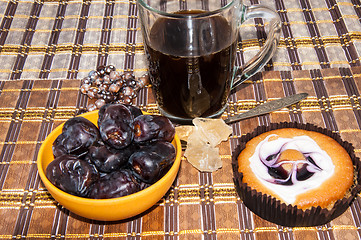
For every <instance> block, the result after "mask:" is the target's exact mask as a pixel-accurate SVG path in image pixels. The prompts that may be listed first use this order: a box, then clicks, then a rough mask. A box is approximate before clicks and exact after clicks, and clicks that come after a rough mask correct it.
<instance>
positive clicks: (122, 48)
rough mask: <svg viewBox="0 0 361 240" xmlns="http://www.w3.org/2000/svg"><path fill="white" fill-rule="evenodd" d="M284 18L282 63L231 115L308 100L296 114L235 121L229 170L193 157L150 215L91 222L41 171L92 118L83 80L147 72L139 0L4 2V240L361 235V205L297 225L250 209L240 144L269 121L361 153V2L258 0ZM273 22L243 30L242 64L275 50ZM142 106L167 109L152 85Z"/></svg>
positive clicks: (0, 13) (225, 155)
mask: <svg viewBox="0 0 361 240" xmlns="http://www.w3.org/2000/svg"><path fill="white" fill-rule="evenodd" d="M245 3H246V4H248V5H251V4H257V3H262V4H264V5H267V6H270V7H272V8H274V9H276V10H277V11H278V13H279V15H280V17H281V19H282V21H283V26H282V35H281V41H280V45H279V47H278V51H277V53H276V56H275V57H274V58H273V59H272V61H270V63H269V64H268V65H267V66H266V67H265V69H264V71H262V72H261V73H259V74H256V75H255V76H254V77H253V78H252V79H251V80H249V81H246V82H245V83H244V84H242V85H241V86H240V87H239V88H238V89H237V91H236V92H234V93H232V95H231V96H230V99H229V106H228V108H227V110H226V112H225V113H224V114H223V116H222V117H223V118H225V117H227V116H229V115H233V114H235V113H241V112H245V111H246V110H249V109H252V108H253V107H255V106H256V105H258V104H261V103H263V102H265V101H270V100H275V99H278V98H280V97H284V96H288V95H292V94H294V93H299V92H307V93H308V94H309V96H308V97H307V99H305V100H303V101H301V102H300V103H299V104H296V105H294V106H292V107H290V108H284V109H281V110H279V111H276V112H273V113H271V114H267V115H264V116H261V117H257V118H252V119H248V120H244V121H242V122H240V123H236V124H233V125H232V126H233V134H232V136H231V137H230V138H229V140H228V141H227V142H223V143H222V144H221V145H220V153H221V157H222V161H223V168H222V169H220V170H218V171H216V172H214V173H200V172H198V171H197V170H196V169H194V168H193V167H192V166H191V165H190V164H189V163H188V162H187V161H186V159H185V158H182V163H181V169H180V172H179V175H178V178H177V180H176V182H175V183H174V186H173V187H172V189H171V191H170V194H169V195H167V196H166V197H164V198H163V199H162V200H161V201H159V203H158V204H156V205H155V206H154V208H152V210H151V211H148V212H147V213H146V214H143V215H140V216H137V217H135V218H132V219H128V220H125V221H120V222H111V223H108V222H99V221H92V220H88V219H84V218H81V217H79V216H76V215H74V214H73V213H71V212H69V211H68V210H67V209H65V208H63V207H62V206H61V205H59V204H58V203H57V202H55V201H54V199H53V198H52V197H51V196H50V194H49V193H48V192H47V190H46V189H45V188H44V186H43V184H42V183H41V180H40V178H39V176H38V174H37V168H36V158H37V154H38V151H39V148H40V145H41V143H42V141H43V140H44V139H45V138H46V136H47V135H48V134H49V133H50V132H51V131H52V129H54V128H55V127H56V126H58V125H59V124H60V123H62V122H64V121H65V120H67V119H69V118H71V117H73V116H75V115H77V114H78V113H80V112H83V111H84V110H85V108H86V106H87V104H88V101H89V100H88V98H87V97H86V96H85V95H83V94H81V93H80V91H79V86H80V79H81V78H83V77H84V76H86V75H87V73H88V72H89V71H90V70H93V69H95V68H96V67H97V66H98V65H101V64H113V65H115V66H116V67H117V68H118V69H119V70H121V71H124V72H134V74H135V75H136V76H140V75H141V74H143V73H145V72H146V71H147V65H146V62H145V60H146V58H145V55H144V49H143V44H142V38H141V35H140V31H139V23H138V18H137V14H138V13H137V8H136V2H135V1H86V0H84V1H77V0H74V1H17V0H12V1H7V0H0V239H124V240H125V239H127V240H136V239H149V240H150V239H151V240H153V239H155V240H157V239H167V240H177V239H179V240H183V239H184V240H186V239H187V240H188V239H206V240H208V239H210V240H215V239H221V240H222V239H232V240H233V239H247V240H253V239H282V240H291V239H296V240H301V239H302V240H303V239H320V240H321V239H322V240H324V239H359V238H360V236H361V198H360V197H357V199H356V200H355V201H354V203H353V204H352V206H351V207H350V208H349V209H348V210H347V211H346V212H345V213H344V214H343V215H341V216H340V217H338V218H336V219H335V220H333V221H331V222H330V223H328V224H326V225H323V226H318V227H308V228H285V227H282V226H278V225H275V224H273V223H270V222H268V221H265V220H263V219H261V218H259V217H258V216H256V215H254V214H253V213H252V212H250V211H249V210H248V209H247V208H246V207H245V206H244V205H243V203H242V201H241V200H240V199H239V197H238V196H237V194H236V192H235V189H234V185H233V181H232V169H231V154H232V150H233V149H235V147H236V146H237V142H238V139H239V138H240V137H241V136H242V135H244V134H247V133H248V132H251V131H252V130H253V129H254V128H256V127H257V126H259V125H269V124H270V123H272V122H282V121H296V122H300V123H313V124H316V125H318V126H321V127H325V128H328V129H330V130H332V131H334V132H337V133H339V134H340V135H341V137H342V138H343V139H344V140H346V141H349V142H351V143H352V144H353V145H354V147H355V152H356V155H357V156H358V157H360V156H361V141H360V139H361V107H360V101H361V98H360V91H361V65H360V56H361V19H360V18H361V3H360V0H344V1H336V0H312V1H311V0H287V1H286V0H267V1H266V0H263V1H258V0H251V1H245ZM265 29H267V24H264V23H263V22H262V21H261V20H256V21H250V22H246V23H245V24H244V25H243V26H242V35H241V39H242V42H240V44H239V52H238V64H243V63H244V62H245V61H247V60H248V59H249V58H250V57H252V55H254V54H255V53H256V52H257V51H258V50H259V49H260V46H262V44H263V43H264V37H265V34H266V32H267V31H266V32H265ZM134 104H136V105H138V106H139V107H140V108H141V109H142V110H144V111H148V112H151V113H155V114H157V113H159V112H158V110H157V106H156V104H155V100H154V98H153V95H152V93H151V88H150V87H149V86H147V87H146V88H144V89H142V90H141V92H140V93H139V95H138V97H137V98H136V100H135V102H134Z"/></svg>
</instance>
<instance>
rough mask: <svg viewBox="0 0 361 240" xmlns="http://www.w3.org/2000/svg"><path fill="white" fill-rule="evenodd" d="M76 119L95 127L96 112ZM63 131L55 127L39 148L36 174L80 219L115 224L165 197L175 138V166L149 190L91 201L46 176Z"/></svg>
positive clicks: (170, 179) (171, 175) (175, 170)
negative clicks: (74, 194)
mask: <svg viewBox="0 0 361 240" xmlns="http://www.w3.org/2000/svg"><path fill="white" fill-rule="evenodd" d="M79 116H82V117H85V118H87V119H89V120H90V121H91V122H93V123H96V122H97V119H98V111H93V112H88V113H85V114H82V115H79ZM62 127H63V124H62V125H60V126H58V127H57V128H56V129H55V130H54V131H53V132H51V133H50V134H49V135H48V137H47V138H46V139H45V141H44V142H43V144H42V145H41V147H40V150H39V154H38V159H37V165H38V171H39V175H40V178H41V180H42V181H43V183H44V185H45V187H46V188H47V189H48V191H49V192H50V194H51V195H52V196H53V198H54V199H55V200H56V201H58V202H59V203H60V204H61V205H63V206H64V207H65V208H67V209H68V210H70V211H72V212H74V213H76V214H78V215H79V216H82V217H86V218H90V219H95V220H101V221H116V220H121V219H126V218H130V217H133V216H136V215H138V214H140V213H142V212H144V211H146V210H147V209H149V208H150V207H152V206H153V205H154V204H155V203H157V202H158V201H159V200H160V199H161V198H162V197H163V196H164V195H165V194H166V193H167V191H168V190H169V188H170V187H171V185H172V183H173V182H174V179H175V178H176V176H177V173H178V170H179V166H180V162H181V151H182V150H181V144H180V140H179V138H178V136H177V135H176V136H175V137H174V140H173V142H172V144H173V145H174V146H175V148H176V159H175V162H174V164H173V166H172V167H171V169H170V170H169V171H168V173H166V175H165V176H163V177H162V178H161V179H160V180H159V181H158V182H156V183H154V184H153V185H151V186H150V187H148V188H146V189H144V190H141V191H139V192H137V193H133V194H131V195H128V196H124V197H118V198H112V199H90V198H83V197H77V196H73V195H71V194H68V193H66V192H64V191H62V190H60V189H59V188H57V187H55V186H54V185H53V184H52V183H51V182H50V181H49V180H48V179H47V177H46V175H45V170H46V167H47V166H48V164H49V163H50V162H51V161H52V160H53V159H54V157H53V152H52V144H53V142H54V140H55V139H56V137H57V136H58V135H59V134H60V133H61V132H62Z"/></svg>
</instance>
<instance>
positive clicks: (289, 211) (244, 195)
mask: <svg viewBox="0 0 361 240" xmlns="http://www.w3.org/2000/svg"><path fill="white" fill-rule="evenodd" d="M279 128H299V129H304V130H310V131H316V132H320V133H323V134H324V135H327V136H329V137H331V138H333V139H335V140H336V141H337V142H338V143H339V144H340V145H341V146H342V147H344V148H345V149H346V151H347V152H348V154H349V155H350V157H351V159H352V162H353V164H354V166H355V172H356V174H357V176H356V178H355V183H354V184H353V186H352V187H351V190H350V194H349V196H348V197H345V198H343V199H340V200H338V201H337V202H336V203H335V204H334V206H333V208H332V209H324V208H321V207H312V208H310V209H307V210H302V209H299V208H297V206H292V205H287V204H285V203H282V202H281V201H280V200H277V199H276V198H274V197H272V196H269V195H266V194H262V193H261V192H258V191H257V190H255V189H252V188H251V187H250V186H248V185H247V184H246V183H244V182H243V181H242V179H243V174H242V173H240V172H238V160H237V158H238V155H239V154H240V152H241V151H242V150H243V149H244V148H245V146H246V143H247V142H248V141H249V140H251V139H252V138H254V137H256V136H258V135H260V134H262V133H264V132H266V131H271V130H274V129H279ZM232 168H233V181H234V184H235V187H236V191H237V193H238V194H239V196H240V198H241V199H242V201H243V203H244V204H245V205H246V206H247V207H248V208H249V209H250V210H251V211H252V212H253V213H255V214H256V215H258V216H260V217H261V218H263V219H266V220H268V221H270V222H273V223H276V224H279V225H283V226H287V227H309V226H318V225H323V224H326V223H328V222H330V221H331V220H332V219H334V218H336V217H338V216H340V215H341V214H342V213H344V212H345V211H346V210H347V208H348V207H349V206H350V205H351V203H352V202H353V200H354V199H355V198H356V196H357V194H358V193H359V192H360V190H361V162H360V159H359V158H358V157H356V156H355V153H354V148H353V146H352V144H351V143H349V142H346V141H343V140H342V139H341V137H340V136H339V135H338V134H336V133H333V132H332V131H330V130H327V129H324V128H320V127H317V126H315V125H312V124H300V123H296V122H283V123H272V124H271V125H270V126H260V127H257V128H256V129H255V130H254V131H253V132H252V133H249V134H247V135H245V136H242V137H241V138H240V140H239V145H238V147H237V148H236V149H235V150H234V151H233V153H232Z"/></svg>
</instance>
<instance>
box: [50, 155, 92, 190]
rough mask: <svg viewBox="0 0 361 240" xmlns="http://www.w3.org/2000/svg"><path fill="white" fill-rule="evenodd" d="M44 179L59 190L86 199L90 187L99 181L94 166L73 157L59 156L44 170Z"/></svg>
mask: <svg viewBox="0 0 361 240" xmlns="http://www.w3.org/2000/svg"><path fill="white" fill-rule="evenodd" d="M46 177H47V178H48V179H49V181H50V182H51V183H53V184H54V185H55V186H56V187H58V188H59V189H61V190H63V191H65V192H67V193H69V194H72V195H76V196H80V197H86V196H87V195H88V191H89V190H90V187H91V186H92V185H93V183H94V182H96V181H97V180H98V179H99V173H98V171H97V170H96V168H95V166H93V165H91V164H89V163H88V162H87V161H85V160H82V159H79V158H77V157H75V156H73V155H61V156H60V157H57V158H55V159H54V160H53V161H52V162H50V163H49V165H48V166H47V168H46Z"/></svg>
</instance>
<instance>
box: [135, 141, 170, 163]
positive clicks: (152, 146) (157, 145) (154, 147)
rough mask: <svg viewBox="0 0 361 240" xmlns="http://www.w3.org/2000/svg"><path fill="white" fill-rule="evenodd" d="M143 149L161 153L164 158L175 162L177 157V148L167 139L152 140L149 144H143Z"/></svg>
mask: <svg viewBox="0 0 361 240" xmlns="http://www.w3.org/2000/svg"><path fill="white" fill-rule="evenodd" d="M141 150H142V151H146V152H153V153H156V154H158V155H160V156H161V157H162V158H163V160H165V161H170V162H171V163H170V164H173V162H174V159H175V157H176V149H175V147H174V146H173V144H171V143H170V142H167V141H162V140H160V141H156V142H151V143H149V144H147V145H144V146H142V148H141Z"/></svg>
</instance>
